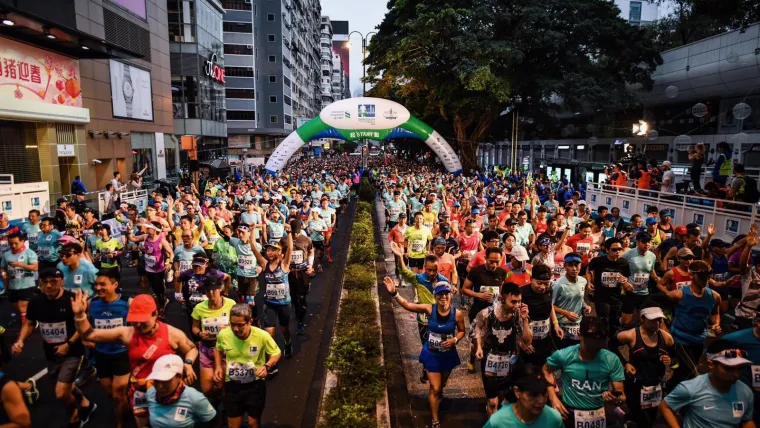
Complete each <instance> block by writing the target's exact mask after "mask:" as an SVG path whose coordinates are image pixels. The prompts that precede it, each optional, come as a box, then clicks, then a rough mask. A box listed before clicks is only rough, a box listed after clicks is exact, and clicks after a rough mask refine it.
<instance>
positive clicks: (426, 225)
mask: <svg viewBox="0 0 760 428" xmlns="http://www.w3.org/2000/svg"><path fill="white" fill-rule="evenodd" d="M422 225H423V226H425V227H427V228H428V229H432V228H433V223H432V222H427V221H426V222H424V223H422Z"/></svg>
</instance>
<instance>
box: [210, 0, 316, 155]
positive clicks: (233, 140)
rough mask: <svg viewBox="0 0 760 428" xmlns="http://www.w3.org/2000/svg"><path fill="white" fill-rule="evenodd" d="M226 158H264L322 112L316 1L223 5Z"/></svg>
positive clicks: (228, 0)
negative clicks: (225, 76) (227, 136)
mask: <svg viewBox="0 0 760 428" xmlns="http://www.w3.org/2000/svg"><path fill="white" fill-rule="evenodd" d="M223 6H224V8H225V15H224V52H225V65H226V69H227V70H226V71H227V109H228V110H227V127H228V134H229V138H228V142H229V153H230V154H231V155H233V156H239V157H242V156H243V155H245V156H246V157H252V158H257V159H256V161H260V160H261V158H264V159H266V157H267V156H269V155H270V154H271V153H272V151H273V150H274V148H275V147H276V145H277V144H278V143H279V142H280V141H282V139H283V138H285V137H286V136H287V135H289V134H290V133H291V132H293V130H294V129H295V128H296V123H298V121H299V120H300V121H301V122H303V121H304V120H310V119H312V118H313V117H315V116H316V115H317V114H319V111H320V109H321V90H320V65H319V64H320V50H319V43H320V41H319V37H320V35H319V25H320V16H321V15H320V12H321V6H320V4H319V1H318V0H281V1H253V2H248V0H225V1H224V2H223Z"/></svg>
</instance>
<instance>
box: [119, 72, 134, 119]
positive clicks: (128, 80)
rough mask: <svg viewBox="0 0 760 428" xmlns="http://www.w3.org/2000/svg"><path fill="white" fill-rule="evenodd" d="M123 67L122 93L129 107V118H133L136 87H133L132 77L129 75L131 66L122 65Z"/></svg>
mask: <svg viewBox="0 0 760 428" xmlns="http://www.w3.org/2000/svg"><path fill="white" fill-rule="evenodd" d="M121 66H122V70H123V71H124V74H123V75H122V81H121V93H122V94H123V95H124V102H125V103H126V105H127V117H132V99H133V98H134V96H135V87H134V85H132V76H131V75H130V74H129V66H128V65H127V64H122V65H121Z"/></svg>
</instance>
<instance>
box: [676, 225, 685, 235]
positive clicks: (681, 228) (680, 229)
mask: <svg viewBox="0 0 760 428" xmlns="http://www.w3.org/2000/svg"><path fill="white" fill-rule="evenodd" d="M676 235H686V226H677V227H676Z"/></svg>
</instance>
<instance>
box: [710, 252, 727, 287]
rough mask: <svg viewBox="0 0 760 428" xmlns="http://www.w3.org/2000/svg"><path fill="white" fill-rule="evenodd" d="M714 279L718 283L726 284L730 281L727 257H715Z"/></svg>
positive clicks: (713, 263)
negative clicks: (725, 282)
mask: <svg viewBox="0 0 760 428" xmlns="http://www.w3.org/2000/svg"><path fill="white" fill-rule="evenodd" d="M712 279H714V280H716V281H718V282H724V281H726V280H727V279H728V259H727V258H726V256H721V257H718V256H716V255H713V258H712Z"/></svg>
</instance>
